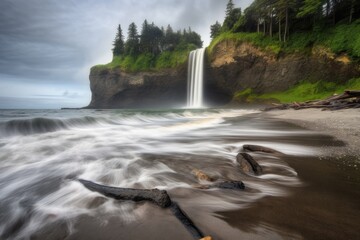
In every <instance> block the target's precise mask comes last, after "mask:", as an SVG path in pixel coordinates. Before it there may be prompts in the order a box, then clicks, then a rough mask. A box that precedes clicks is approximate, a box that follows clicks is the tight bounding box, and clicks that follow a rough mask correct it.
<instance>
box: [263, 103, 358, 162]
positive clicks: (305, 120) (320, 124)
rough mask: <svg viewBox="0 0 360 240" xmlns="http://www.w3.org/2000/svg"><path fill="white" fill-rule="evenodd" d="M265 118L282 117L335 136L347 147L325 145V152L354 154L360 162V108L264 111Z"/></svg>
mask: <svg viewBox="0 0 360 240" xmlns="http://www.w3.org/2000/svg"><path fill="white" fill-rule="evenodd" d="M263 115H264V117H265V118H273V119H281V120H283V121H286V122H289V123H293V124H296V125H298V126H301V127H303V128H306V129H310V130H313V131H316V132H320V133H324V134H327V135H331V136H334V137H335V138H336V139H338V140H341V141H343V142H345V143H346V145H347V146H346V147H342V146H341V147H337V148H336V147H335V148H334V147H331V148H329V147H328V146H324V148H323V154H324V155H332V156H336V157H338V158H341V157H346V156H352V157H355V158H356V160H357V161H358V162H359V163H360V109H344V110H337V111H321V110H319V109H304V110H292V109H291V110H276V111H269V112H265V113H263Z"/></svg>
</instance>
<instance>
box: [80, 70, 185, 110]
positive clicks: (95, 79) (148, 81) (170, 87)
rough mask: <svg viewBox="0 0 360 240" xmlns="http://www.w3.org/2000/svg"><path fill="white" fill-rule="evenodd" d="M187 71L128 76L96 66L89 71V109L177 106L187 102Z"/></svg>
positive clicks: (166, 71)
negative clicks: (90, 94) (90, 93)
mask: <svg viewBox="0 0 360 240" xmlns="http://www.w3.org/2000/svg"><path fill="white" fill-rule="evenodd" d="M186 74H187V71H186V69H185V68H179V69H168V70H161V71H157V72H137V73H126V72H123V71H121V70H120V69H106V68H101V67H93V68H91V71H90V76H89V78H90V89H91V92H92V97H91V102H90V104H89V106H88V107H87V108H147V107H151V108H157V107H159V108H160V107H175V106H177V105H179V103H184V104H185V102H186V88H187V76H186Z"/></svg>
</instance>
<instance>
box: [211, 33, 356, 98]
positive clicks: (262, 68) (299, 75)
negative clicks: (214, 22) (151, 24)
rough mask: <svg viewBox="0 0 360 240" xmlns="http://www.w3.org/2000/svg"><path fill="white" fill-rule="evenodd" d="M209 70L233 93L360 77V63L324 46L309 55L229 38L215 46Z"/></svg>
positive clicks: (343, 80)
mask: <svg viewBox="0 0 360 240" xmlns="http://www.w3.org/2000/svg"><path fill="white" fill-rule="evenodd" d="M207 72H208V74H207V76H208V77H209V79H208V80H209V81H212V82H214V83H215V84H216V87H217V88H219V89H221V91H224V92H226V93H227V94H229V95H232V96H233V95H234V94H235V93H236V92H239V91H243V90H245V89H249V88H251V89H252V91H253V92H254V93H256V94H262V93H271V92H279V91H285V90H287V89H289V88H291V87H293V86H294V85H296V84H298V83H300V82H302V81H308V82H317V81H331V82H335V83H338V84H343V83H345V82H346V81H348V80H349V79H351V78H354V77H359V76H360V66H359V64H358V63H354V62H352V61H351V60H350V58H349V57H347V56H346V55H345V54H343V55H339V56H337V55H335V54H333V53H331V52H330V51H328V50H327V49H325V48H322V47H314V48H313V49H312V50H311V52H309V53H306V54H305V53H292V54H275V53H272V52H271V51H265V50H260V49H259V48H256V47H254V46H253V45H252V44H249V43H240V44H239V43H237V42H236V41H232V40H227V41H223V42H220V43H219V44H217V45H216V46H215V47H214V48H213V49H212V52H211V53H210V56H209V62H208V69H207Z"/></svg>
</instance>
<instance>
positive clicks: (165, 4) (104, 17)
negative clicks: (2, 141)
mask: <svg viewBox="0 0 360 240" xmlns="http://www.w3.org/2000/svg"><path fill="white" fill-rule="evenodd" d="M251 1H252V0H234V1H233V2H234V3H235V6H236V7H241V8H242V9H245V8H246V7H247V6H248V5H249V4H250V2H251ZM227 2H228V0H181V1H180V0H103V1H99V0H1V1H0V109H4V108H10V109H14V108H18V109H29V108H30V109H44V108H47V109H54V108H55V109H56V108H61V107H84V106H87V105H88V104H89V102H90V99H91V91H90V87H89V77H88V76H89V71H90V67H91V66H93V65H96V64H105V63H108V62H110V61H111V59H112V52H111V48H112V42H113V40H114V37H115V34H116V28H117V25H118V24H121V26H122V28H123V31H124V33H126V32H127V28H128V26H129V24H130V23H131V22H135V23H136V24H137V26H138V29H139V31H140V30H141V29H140V28H141V27H140V26H141V24H142V22H143V21H144V19H147V20H148V21H149V22H154V23H155V24H156V25H157V26H159V27H160V26H164V27H166V26H167V25H168V24H170V25H171V26H172V27H173V29H174V30H178V29H184V28H188V27H191V28H192V30H194V31H196V32H198V33H199V34H200V35H201V37H202V40H203V41H204V46H207V45H208V44H209V42H210V25H211V24H214V23H215V22H216V21H219V22H222V21H223V20H224V17H225V8H226V4H227ZM125 35H126V34H125Z"/></svg>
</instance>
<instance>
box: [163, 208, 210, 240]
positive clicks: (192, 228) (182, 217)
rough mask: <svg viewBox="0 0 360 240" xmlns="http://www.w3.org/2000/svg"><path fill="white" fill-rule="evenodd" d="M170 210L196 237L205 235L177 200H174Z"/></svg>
mask: <svg viewBox="0 0 360 240" xmlns="http://www.w3.org/2000/svg"><path fill="white" fill-rule="evenodd" d="M170 210H171V212H172V213H173V214H174V215H175V217H176V218H177V219H178V220H179V221H180V222H181V223H182V224H183V225H184V227H185V228H186V229H187V230H188V231H189V233H190V234H191V235H192V236H193V237H194V238H195V239H200V238H203V237H204V234H203V233H202V232H201V231H200V229H198V228H197V227H196V225H195V224H194V223H193V222H192V221H191V219H190V218H189V217H188V216H187V215H186V213H185V212H184V211H183V210H182V209H181V208H180V207H179V205H178V204H177V203H176V202H172V204H171V205H170Z"/></svg>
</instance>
